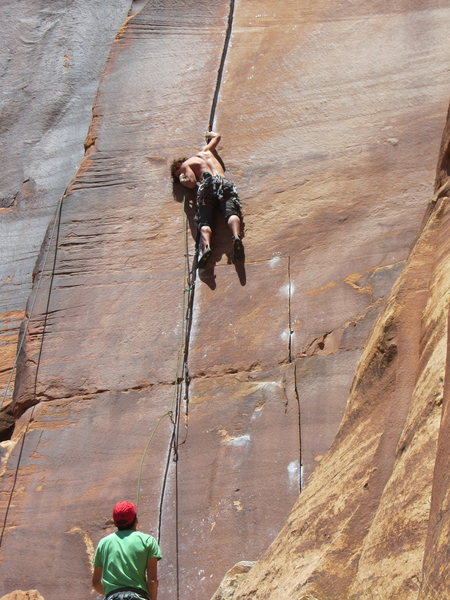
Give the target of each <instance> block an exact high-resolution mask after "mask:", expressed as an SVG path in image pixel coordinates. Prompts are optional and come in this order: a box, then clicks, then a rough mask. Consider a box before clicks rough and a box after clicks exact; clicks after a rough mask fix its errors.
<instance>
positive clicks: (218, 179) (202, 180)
mask: <svg viewBox="0 0 450 600" xmlns="http://www.w3.org/2000/svg"><path fill="white" fill-rule="evenodd" d="M206 141H207V144H206V146H204V147H203V149H202V150H201V152H199V153H198V154H195V155H194V156H191V158H177V159H175V160H174V161H173V162H172V166H171V169H170V172H171V175H172V178H173V180H174V181H175V182H177V181H179V182H180V183H181V184H182V185H184V186H185V187H187V188H190V189H194V188H197V213H196V216H195V220H196V222H197V227H198V229H199V231H200V250H201V254H200V258H199V260H198V263H197V264H198V267H199V268H200V269H201V268H203V267H205V266H206V264H207V262H208V260H209V258H210V256H211V252H212V248H211V241H212V227H213V221H214V211H215V209H216V207H218V208H219V209H220V211H221V212H222V214H223V216H224V217H225V221H226V222H227V224H228V227H229V228H230V230H231V233H232V234H233V260H234V261H242V260H244V246H243V244H242V239H241V223H242V220H241V205H240V202H239V196H238V193H237V189H236V186H235V185H234V183H231V181H228V179H225V177H224V173H225V168H224V164H223V162H222V159H221V158H220V156H219V154H218V153H217V145H218V143H219V142H220V135H219V134H218V133H215V132H214V131H210V132H209V133H207V134H206Z"/></svg>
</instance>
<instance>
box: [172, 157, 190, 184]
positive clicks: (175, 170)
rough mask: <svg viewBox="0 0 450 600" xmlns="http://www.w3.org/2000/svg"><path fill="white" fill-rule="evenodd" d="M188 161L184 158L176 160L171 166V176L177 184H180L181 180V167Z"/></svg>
mask: <svg viewBox="0 0 450 600" xmlns="http://www.w3.org/2000/svg"><path fill="white" fill-rule="evenodd" d="M185 160H187V158H186V157H184V158H176V159H175V160H173V161H172V164H171V165H170V174H171V175H172V179H173V180H174V181H175V182H178V181H179V179H178V177H179V175H180V168H181V165H182V164H183V163H184V161H185Z"/></svg>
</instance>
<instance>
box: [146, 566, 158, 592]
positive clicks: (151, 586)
mask: <svg viewBox="0 0 450 600" xmlns="http://www.w3.org/2000/svg"><path fill="white" fill-rule="evenodd" d="M147 588H148V595H149V596H150V600H157V596H158V559H157V558H149V559H148V561H147Z"/></svg>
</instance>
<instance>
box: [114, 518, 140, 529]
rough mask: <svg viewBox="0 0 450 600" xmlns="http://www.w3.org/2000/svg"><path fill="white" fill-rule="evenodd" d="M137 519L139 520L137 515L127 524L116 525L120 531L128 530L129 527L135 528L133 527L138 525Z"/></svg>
mask: <svg viewBox="0 0 450 600" xmlns="http://www.w3.org/2000/svg"><path fill="white" fill-rule="evenodd" d="M136 521H137V517H134V519H133V520H132V521H131V523H128V524H127V525H116V527H117V529H118V530H119V531H126V530H127V529H133V527H134V526H135V525H136Z"/></svg>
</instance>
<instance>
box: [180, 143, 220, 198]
mask: <svg viewBox="0 0 450 600" xmlns="http://www.w3.org/2000/svg"><path fill="white" fill-rule="evenodd" d="M219 140H220V136H219V135H218V134H214V133H213V134H212V137H211V140H210V142H209V144H207V145H206V146H205V147H204V148H203V150H202V151H201V152H199V153H198V154H195V156H191V158H188V159H187V160H185V161H184V163H183V164H182V165H181V166H180V168H179V170H178V171H177V172H176V173H175V174H176V175H177V176H178V177H179V180H180V183H182V184H183V185H184V186H185V187H188V188H191V189H192V188H195V187H196V185H197V183H199V182H200V181H201V180H202V177H203V173H206V172H208V173H211V175H221V176H223V175H224V169H223V166H222V163H221V162H220V160H219V159H218V155H217V151H216V145H217V144H218V142H219Z"/></svg>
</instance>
